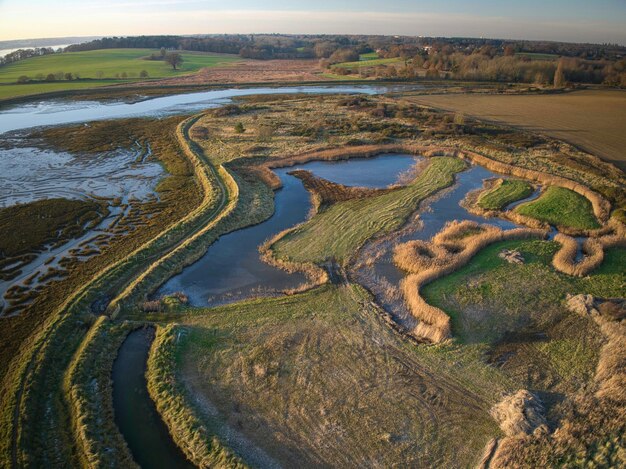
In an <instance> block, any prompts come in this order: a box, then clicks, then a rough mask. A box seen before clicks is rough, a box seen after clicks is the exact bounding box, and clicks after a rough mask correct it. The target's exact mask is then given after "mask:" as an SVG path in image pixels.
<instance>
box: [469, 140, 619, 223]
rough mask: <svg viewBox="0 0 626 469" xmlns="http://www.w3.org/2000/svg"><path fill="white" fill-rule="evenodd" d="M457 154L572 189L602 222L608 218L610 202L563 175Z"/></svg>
mask: <svg viewBox="0 0 626 469" xmlns="http://www.w3.org/2000/svg"><path fill="white" fill-rule="evenodd" d="M458 154H459V156H461V157H464V158H466V159H469V160H470V161H472V162H474V163H477V164H479V165H481V166H483V167H485V168H487V169H489V170H491V171H495V172H497V173H501V174H509V175H512V176H515V177H519V178H522V179H528V180H530V181H535V182H538V183H541V184H544V185H546V186H549V185H552V186H560V187H564V188H565V189H569V190H571V191H574V192H576V193H578V194H580V195H582V196H583V197H586V198H587V199H588V200H589V201H590V202H591V205H592V206H593V213H594V214H595V216H596V218H597V219H598V220H599V221H600V222H601V223H602V224H604V223H606V222H607V221H608V219H609V215H610V212H611V204H610V203H609V202H608V201H607V200H606V199H604V198H603V197H602V196H601V195H600V194H598V193H597V192H594V191H592V190H591V189H589V188H588V187H586V186H584V185H583V184H580V183H578V182H575V181H572V180H571V179H567V178H564V177H560V176H554V175H552V174H546V173H542V172H540V171H535V170H532V169H525V168H519V167H517V166H513V165H510V164H507V163H502V162H500V161H496V160H493V159H491V158H488V157H486V156H484V155H481V154H478V153H475V152H471V151H463V152H460V153H458Z"/></svg>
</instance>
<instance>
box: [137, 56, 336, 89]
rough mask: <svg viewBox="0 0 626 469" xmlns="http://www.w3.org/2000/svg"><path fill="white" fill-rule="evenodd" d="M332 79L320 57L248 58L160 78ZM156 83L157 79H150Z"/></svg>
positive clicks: (173, 81)
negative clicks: (312, 58)
mask: <svg viewBox="0 0 626 469" xmlns="http://www.w3.org/2000/svg"><path fill="white" fill-rule="evenodd" d="M320 80H328V78H326V77H324V75H322V69H321V68H320V67H319V65H318V61H317V60H246V61H243V62H237V63H234V64H228V65H224V66H217V67H206V68H203V69H201V70H199V71H198V72H197V73H194V74H191V75H185V76H180V77H176V78H167V79H164V80H159V82H158V84H160V85H201V84H213V83H266V82H286V81H293V82H299V81H320ZM146 84H149V85H150V86H154V84H155V82H154V81H152V82H146Z"/></svg>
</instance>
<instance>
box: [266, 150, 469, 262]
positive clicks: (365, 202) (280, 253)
mask: <svg viewBox="0 0 626 469" xmlns="http://www.w3.org/2000/svg"><path fill="white" fill-rule="evenodd" d="M463 167H464V163H463V162H462V161H461V160H459V159H456V158H447V157H437V158H432V159H431V164H430V165H429V166H428V167H427V168H426V169H425V170H424V171H423V172H422V173H421V174H420V175H419V176H418V177H417V178H416V179H415V180H414V181H413V182H412V183H411V184H409V185H408V186H407V187H406V188H403V189H401V190H398V191H393V192H389V193H386V194H382V195H379V196H376V197H370V198H367V199H359V200H349V201H346V202H341V203H338V204H335V205H332V206H331V207H329V208H328V209H327V210H325V211H324V212H321V213H319V214H317V215H316V216H314V217H313V218H312V219H311V220H309V221H308V222H306V223H304V224H303V225H301V226H299V227H298V228H296V229H294V230H293V231H291V232H289V233H287V234H286V235H285V236H284V237H283V238H282V239H280V240H279V241H278V242H276V243H275V244H274V245H273V246H272V249H273V250H274V253H275V255H276V257H278V258H279V259H286V260H289V261H295V262H323V261H325V260H328V259H333V260H336V261H338V262H343V261H346V260H347V259H348V258H349V256H350V255H352V253H354V252H355V251H356V249H357V248H358V247H359V246H361V245H362V244H363V243H364V242H365V241H366V240H368V239H370V238H371V237H373V236H376V235H380V234H384V233H389V232H391V231H393V230H396V229H398V228H399V227H400V226H402V224H403V223H404V222H405V221H406V220H407V218H408V217H409V216H410V215H411V213H413V212H414V211H415V210H416V209H417V206H418V204H419V202H420V201H421V200H423V199H424V198H426V197H427V196H429V195H431V194H432V193H434V192H436V191H438V190H440V189H442V188H444V187H447V186H449V185H450V184H452V182H453V181H454V174H455V173H457V172H458V171H461V170H462V169H463Z"/></svg>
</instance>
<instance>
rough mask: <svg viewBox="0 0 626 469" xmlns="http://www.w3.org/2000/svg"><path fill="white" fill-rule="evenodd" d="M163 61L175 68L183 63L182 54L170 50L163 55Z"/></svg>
mask: <svg viewBox="0 0 626 469" xmlns="http://www.w3.org/2000/svg"><path fill="white" fill-rule="evenodd" d="M165 61H166V62H167V63H168V64H170V65H171V66H172V68H173V69H174V70H176V66H178V65H180V64H182V63H183V56H182V55H180V54H179V53H178V52H170V53H169V54H167V55H166V56H165Z"/></svg>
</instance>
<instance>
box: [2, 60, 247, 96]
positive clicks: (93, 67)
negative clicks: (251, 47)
mask: <svg viewBox="0 0 626 469" xmlns="http://www.w3.org/2000/svg"><path fill="white" fill-rule="evenodd" d="M151 54H157V55H158V54H159V51H157V50H151V49H106V50H97V51H88V52H66V53H61V54H51V55H46V56H42V57H33V58H29V59H25V60H22V61H19V62H16V63H14V64H9V65H6V66H4V67H2V68H0V99H3V98H9V97H13V96H21V95H27V94H37V93H45V92H51V91H59V90H73V89H84V88H91V87H99V86H107V85H114V84H116V83H132V82H135V81H139V80H145V79H146V77H143V78H142V77H140V74H141V72H142V71H145V72H147V78H149V79H153V78H168V77H175V76H180V75H185V74H189V73H193V72H197V71H198V70H200V69H201V68H204V67H215V66H218V65H220V66H221V65H227V64H232V63H235V62H237V61H238V60H239V59H238V58H237V57H234V56H228V55H219V54H204V53H198V52H182V53H181V54H182V57H183V60H184V62H183V64H182V65H181V66H180V67H179V69H177V70H173V69H172V67H171V66H170V65H168V64H167V63H166V62H164V61H163V60H147V58H148V57H149V56H150V55H151ZM66 73H71V74H72V76H73V79H72V80H66V79H65V78H64V75H65V74H66ZM49 74H54V75H59V77H60V79H59V81H56V82H46V81H45V77H46V76H47V75H49ZM21 76H26V77H28V78H29V79H30V80H32V82H31V83H26V84H17V82H18V79H19V77H21Z"/></svg>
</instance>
